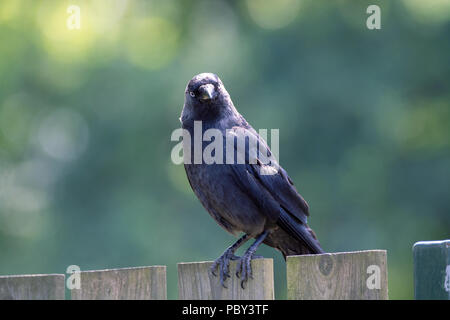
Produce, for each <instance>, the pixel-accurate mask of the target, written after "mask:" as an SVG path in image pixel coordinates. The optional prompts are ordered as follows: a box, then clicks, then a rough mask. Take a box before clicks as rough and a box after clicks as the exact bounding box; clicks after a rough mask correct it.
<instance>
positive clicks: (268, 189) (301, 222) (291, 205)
mask: <svg viewBox="0 0 450 320" xmlns="http://www.w3.org/2000/svg"><path fill="white" fill-rule="evenodd" d="M228 134H231V135H233V137H234V138H235V139H234V142H235V143H234V150H235V153H236V155H237V156H236V159H235V160H236V161H237V160H238V158H239V155H240V156H241V162H242V158H243V157H244V156H245V158H244V159H245V163H244V164H239V162H238V161H237V164H233V165H231V166H230V167H231V168H232V172H233V174H234V177H235V180H236V182H237V184H238V185H239V187H240V188H241V189H242V190H243V191H244V192H246V194H247V195H248V196H249V197H251V198H252V199H253V201H254V202H255V203H256V204H257V205H258V206H259V207H260V208H261V211H262V213H263V214H266V215H267V217H268V218H269V219H271V220H272V221H275V222H276V223H277V224H278V225H279V226H280V227H281V228H282V229H283V230H284V231H285V232H287V233H288V234H289V235H291V236H292V237H294V238H296V239H297V240H299V241H302V242H303V243H304V244H305V245H306V246H307V247H308V248H309V249H310V252H311V253H323V252H324V251H323V249H322V248H321V246H320V244H319V242H318V241H317V239H316V237H315V235H314V233H313V232H312V231H311V229H309V227H308V226H307V216H308V215H309V207H308V204H307V203H306V201H305V200H304V199H303V198H302V196H301V195H300V194H299V193H298V192H297V190H296V189H295V187H294V184H293V183H292V180H291V179H290V178H289V176H288V175H287V173H286V171H285V170H284V169H283V168H281V167H280V166H279V165H278V163H277V162H276V159H274V157H273V156H272V155H271V153H270V150H269V147H268V146H267V144H266V143H265V141H264V140H263V139H262V138H261V137H260V136H259V135H258V134H257V133H256V131H255V130H254V129H252V128H251V127H249V128H242V127H239V128H237V127H236V128H233V130H232V131H229V132H228ZM239 139H243V140H241V141H244V142H245V143H241V144H239V142H238V141H239ZM252 139H253V143H252V142H251V141H252ZM228 141H230V139H228ZM243 145H245V148H244V147H243ZM255 148H256V151H255ZM228 150H229V149H228ZM264 152H265V153H264ZM262 160H264V161H262Z"/></svg>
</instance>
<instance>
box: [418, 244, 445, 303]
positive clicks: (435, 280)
mask: <svg viewBox="0 0 450 320" xmlns="http://www.w3.org/2000/svg"><path fill="white" fill-rule="evenodd" d="M413 256H414V298H415V299H418V300H427V299H434V300H438V299H439V300H450V240H443V241H419V242H416V243H415V244H414V246H413Z"/></svg>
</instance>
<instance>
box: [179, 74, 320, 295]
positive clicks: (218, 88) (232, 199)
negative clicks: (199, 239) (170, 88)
mask: <svg viewBox="0 0 450 320" xmlns="http://www.w3.org/2000/svg"><path fill="white" fill-rule="evenodd" d="M180 121H181V123H182V128H183V129H185V130H187V131H188V132H189V133H190V136H191V137H192V138H193V137H194V125H195V124H194V122H195V121H201V125H202V126H201V127H202V135H203V133H204V132H205V131H206V130H208V129H217V130H218V131H220V133H221V134H222V136H223V140H222V141H223V156H222V158H220V156H218V158H220V159H222V162H223V163H222V164H221V163H210V162H209V163H210V164H208V163H206V162H205V161H202V162H201V163H198V161H197V162H194V160H195V159H194V154H195V150H194V143H191V145H190V148H189V145H188V144H184V153H185V163H184V166H185V170H186V174H187V177H188V180H189V183H190V185H191V187H192V190H193V191H194V193H195V194H196V195H197V197H198V199H199V200H200V202H201V203H202V205H203V206H204V207H205V208H206V210H207V211H208V212H209V214H210V215H211V216H212V217H213V218H214V219H215V220H216V222H217V223H218V224H219V225H220V226H222V227H223V228H224V229H225V230H227V231H228V232H230V233H232V234H234V235H237V234H239V233H244V235H243V236H242V237H241V238H240V239H239V240H238V241H237V242H236V243H234V244H233V245H232V246H230V247H229V248H228V249H227V250H226V251H225V252H224V253H223V254H222V256H220V257H219V258H218V259H217V260H216V261H215V262H214V264H213V265H212V268H211V272H212V273H213V274H214V275H216V274H215V271H216V270H217V269H219V274H220V282H221V284H222V285H223V286H225V285H224V281H225V280H226V278H227V277H229V276H230V275H229V262H230V260H235V259H238V260H239V261H238V266H237V271H236V275H237V276H238V277H240V279H241V286H242V287H244V283H245V282H246V281H247V279H248V277H250V278H251V277H252V270H251V263H250V262H251V260H252V259H253V258H256V257H257V256H255V255H254V253H255V251H256V249H257V248H258V246H259V245H260V244H261V243H264V244H267V245H269V246H271V247H274V248H276V249H278V250H279V251H281V253H282V254H283V257H284V258H285V259H286V256H288V255H301V254H317V253H323V252H324V251H323V249H322V248H321V246H320V244H319V241H318V240H317V238H316V235H315V234H314V232H313V230H311V229H310V228H309V227H308V225H307V216H308V215H309V208H308V204H307V203H306V201H305V200H304V199H303V198H302V196H301V195H300V194H299V193H298V192H297V190H296V188H295V187H294V184H293V182H292V180H291V179H290V178H289V176H288V175H287V173H286V171H285V170H284V169H283V168H282V167H280V166H279V165H278V163H277V162H276V160H275V159H274V157H273V156H272V155H271V152H270V150H269V148H268V146H267V143H266V142H265V141H264V140H263V139H262V138H261V137H260V136H259V135H258V133H257V132H256V131H255V130H254V129H253V128H252V127H251V126H250V125H249V124H248V123H247V121H246V120H245V119H244V117H243V116H242V115H241V114H239V112H238V111H237V110H236V108H235V107H234V105H233V102H232V101H231V99H230V95H229V94H228V92H227V90H226V89H225V87H224V85H223V83H222V81H221V80H220V79H219V78H218V77H217V75H215V74H212V73H201V74H198V75H196V76H195V77H193V78H192V80H190V81H189V83H188V85H187V87H186V92H185V102H184V106H183V111H182V113H181V118H180ZM197 125H198V123H197ZM217 130H216V132H217ZM227 137H228V138H230V137H231V139H233V142H234V147H233V151H235V155H233V156H230V159H232V160H233V161H232V162H231V163H230V161H227V159H226V157H227V147H226V142H227V141H226V140H227ZM215 139H217V138H216V137H215ZM240 139H244V140H240ZM212 141H214V140H212ZM238 141H244V144H245V149H244V151H241V150H240V149H239V148H238V147H239V142H238ZM251 141H256V144H257V149H256V150H257V151H258V150H259V152H256V153H255V152H254V151H255V148H254V147H253V148H252V143H251ZM209 143H211V142H203V143H202V145H201V147H202V148H201V150H202V151H203V150H205V147H206V146H207V145H208V144H209ZM241 145H242V144H241ZM253 146H254V145H253ZM241 149H242V148H241ZM215 152H217V150H216V151H215ZM228 153H230V149H228ZM186 154H187V155H188V156H186ZM239 154H241V158H240V159H241V162H238V160H237V158H238V157H239ZM264 154H265V155H266V156H267V159H268V160H267V159H264V160H265V161H264V162H263V161H262V160H263V159H262V155H264ZM212 155H213V156H214V155H215V154H213V153H212ZM243 155H245V159H244V160H245V161H242V160H243V158H242V157H243ZM186 159H188V161H186ZM196 163H197V164H196ZM250 238H254V239H256V240H255V242H254V243H253V244H252V245H251V246H250V247H249V248H248V250H247V251H246V252H245V253H244V255H243V256H242V257H237V256H235V255H234V253H235V251H236V250H237V249H238V248H239V247H240V246H242V245H243V244H244V243H245V242H246V241H248V240H249V239H250Z"/></svg>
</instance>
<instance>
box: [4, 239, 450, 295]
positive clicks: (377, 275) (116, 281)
mask: <svg viewBox="0 0 450 320" xmlns="http://www.w3.org/2000/svg"><path fill="white" fill-rule="evenodd" d="M426 246H427V248H424V247H423V245H421V244H416V245H415V247H414V252H415V254H414V257H415V283H416V285H415V288H416V290H424V289H420V288H421V287H420V286H421V283H422V282H424V283H425V282H426V281H422V278H423V277H425V276H426V273H422V272H418V271H417V269H418V268H419V269H420V270H422V269H421V268H425V269H426V268H429V269H428V271H429V270H430V268H431V269H433V268H434V269H436V267H438V268H444V270H445V268H447V269H448V265H449V264H450V263H449V262H450V258H449V256H450V255H449V254H448V253H449V248H450V240H447V241H444V242H439V243H436V242H434V243H432V244H430V243H426ZM430 246H431V247H430ZM436 246H439V247H440V248H441V249H442V250H440V251H439V250H435V249H436V248H435V247H436ZM430 248H432V249H430ZM433 248H434V249H433ZM427 250H435V251H436V252H438V254H436V253H429V252H428V251H427ZM433 252H434V251H433ZM430 254H431V255H432V256H433V257H434V258H436V259H438V260H439V259H440V260H439V261H440V264H432V265H430V264H429V263H428V264H427V265H426V266H425V267H422V265H421V264H423V263H426V261H428V260H429V259H430ZM444 258H445V259H447V260H445V263H444V260H443V259H444ZM211 263H212V262H190V263H179V264H178V298H179V299H180V300H199V299H202V300H208V299H229V300H241V299H244V300H271V299H274V298H275V294H274V270H273V261H272V259H256V260H253V261H252V268H253V279H250V280H249V281H248V282H247V285H246V287H245V289H242V288H241V286H240V279H238V278H237V277H236V275H235V274H234V272H230V274H231V278H229V279H227V282H226V285H227V288H223V287H222V286H221V285H220V282H219V280H218V278H217V277H214V276H212V275H211V274H210V272H209V267H210V266H211ZM235 267H236V262H235V261H232V262H231V265H230V270H234V268H235ZM286 268H287V298H288V299H290V300H305V299H333V300H334V299H352V300H354V299H388V278H387V253H386V251H385V250H368V251H357V252H343V253H330V254H320V255H304V256H290V257H288V258H287V261H286ZM425 269H424V270H425ZM434 269H433V270H434ZM433 272H434V273H435V274H436V279H437V280H436V281H439V285H441V284H442V286H443V288H444V289H443V290H444V291H443V292H444V293H445V294H447V296H445V294H444V295H440V296H439V298H444V299H448V297H449V296H448V291H445V290H446V289H445V288H446V285H447V284H446V281H450V280H448V279H447V280H446V278H445V275H444V278H443V277H442V270H440V269H439V270H437V271H436V270H434V271H433ZM448 272H450V271H448ZM74 275H76V276H79V277H78V279H79V283H78V285H79V286H78V289H77V288H74V289H71V290H70V297H69V299H72V300H91V299H102V300H110V299H120V300H132V299H142V300H158V299H159V300H161V299H162V300H164V299H167V284H166V267H165V266H150V267H138V268H125V269H110V270H96V271H81V272H80V273H79V274H72V275H71V276H70V277H68V278H67V279H66V277H65V275H64V274H49V275H20V276H0V300H2V299H24V300H29V299H40V300H42V299H44V300H45V299H50V300H53V299H56V300H57V299H65V289H66V285H70V284H72V285H76V283H72V282H71V281H72V280H73V279H71V278H72V276H74ZM75 279H76V278H75ZM69 282H70V283H69ZM75 282H76V281H75ZM439 285H438V287H439ZM448 285H449V286H450V284H448ZM422 286H425V287H426V288H427V289H426V290H429V291H430V290H431V291H432V290H433V289H429V288H428V287H427V286H426V285H425V284H422ZM76 287H77V286H76ZM441 291H442V290H441ZM441 291H440V292H441ZM424 292H425V291H424ZM427 297H428V298H432V297H431V296H430V295H428V296H427V295H426V293H424V294H423V295H422V296H420V295H419V296H418V295H417V292H416V298H427Z"/></svg>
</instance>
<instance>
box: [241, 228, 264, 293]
mask: <svg viewBox="0 0 450 320" xmlns="http://www.w3.org/2000/svg"><path fill="white" fill-rule="evenodd" d="M268 234H269V231H264V232H263V233H261V234H260V235H259V236H258V237H257V238H256V240H255V242H254V243H253V244H252V245H251V246H250V247H249V248H248V249H247V251H246V252H245V253H244V255H243V256H242V257H241V258H240V259H239V262H238V265H237V267H236V276H237V277H238V278H241V287H242V289H244V283H245V282H246V281H247V280H248V278H249V277H250V278H251V279H253V274H252V266H251V261H252V259H254V258H256V257H255V256H254V254H255V251H256V249H258V247H259V245H260V244H261V243H262V242H263V241H264V239H265V238H266V237H267V235H268ZM258 258H259V257H258Z"/></svg>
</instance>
